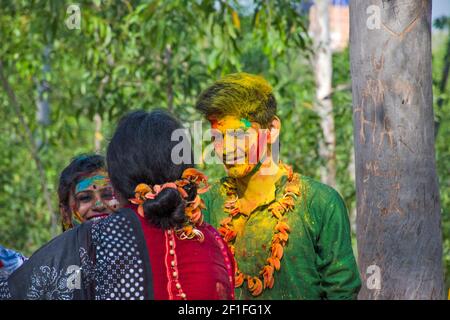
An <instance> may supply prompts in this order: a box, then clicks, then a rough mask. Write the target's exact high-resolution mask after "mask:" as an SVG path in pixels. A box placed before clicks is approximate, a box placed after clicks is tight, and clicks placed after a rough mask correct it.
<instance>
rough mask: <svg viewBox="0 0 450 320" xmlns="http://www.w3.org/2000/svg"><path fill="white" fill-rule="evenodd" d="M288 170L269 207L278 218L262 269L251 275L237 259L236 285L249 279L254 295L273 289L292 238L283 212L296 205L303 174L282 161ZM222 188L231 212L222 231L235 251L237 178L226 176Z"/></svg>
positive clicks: (226, 209)
mask: <svg viewBox="0 0 450 320" xmlns="http://www.w3.org/2000/svg"><path fill="white" fill-rule="evenodd" d="M280 166H282V167H284V168H285V169H286V170H287V172H288V175H287V176H288V181H287V183H286V186H285V189H284V195H283V197H282V198H281V199H280V200H278V201H276V202H274V203H272V204H271V205H270V206H269V207H268V210H269V212H271V213H272V215H273V216H274V217H275V218H276V219H277V220H278V222H277V224H276V225H275V227H274V235H273V237H272V240H271V246H270V254H269V257H268V259H267V260H266V264H265V265H264V267H263V268H262V269H261V271H260V273H259V275H256V276H250V275H246V274H244V273H243V272H242V271H240V270H239V268H238V265H237V260H236V259H235V260H236V270H235V285H236V288H238V287H240V286H242V285H243V284H244V282H245V281H247V287H248V290H249V291H250V293H251V294H252V295H253V296H255V297H256V296H259V295H260V294H261V293H262V292H263V291H264V290H265V289H266V288H269V289H271V288H272V287H273V285H274V282H275V279H274V272H275V271H279V270H280V267H281V259H282V258H283V253H284V247H285V246H286V244H287V242H288V239H289V232H290V228H289V225H288V224H287V223H286V222H285V220H286V219H285V218H283V217H284V214H285V213H286V212H288V211H292V210H293V209H294V206H295V199H296V198H297V197H298V196H299V195H300V177H299V175H298V174H294V173H293V171H292V168H291V167H290V166H287V165H285V164H282V163H280ZM222 186H223V188H224V190H225V193H226V197H227V199H226V200H225V204H224V211H225V212H227V213H228V214H229V216H228V217H227V218H225V219H223V220H222V221H221V223H220V227H219V233H220V234H221V235H222V237H223V239H224V240H225V242H226V243H227V244H228V247H229V248H230V251H231V252H232V253H233V255H234V245H233V243H234V240H235V238H236V235H237V232H236V231H235V230H234V229H233V219H234V218H235V217H237V216H238V215H239V214H240V209H239V203H238V200H239V199H238V196H237V188H236V184H235V182H234V179H231V178H227V179H226V181H225V182H224V183H223V185H222Z"/></svg>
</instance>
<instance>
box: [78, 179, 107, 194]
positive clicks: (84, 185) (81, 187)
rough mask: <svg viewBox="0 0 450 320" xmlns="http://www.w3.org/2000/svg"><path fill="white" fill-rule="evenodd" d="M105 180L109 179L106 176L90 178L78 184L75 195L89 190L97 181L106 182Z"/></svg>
mask: <svg viewBox="0 0 450 320" xmlns="http://www.w3.org/2000/svg"><path fill="white" fill-rule="evenodd" d="M105 179H108V178H107V177H106V176H104V175H96V176H93V177H90V178H86V179H83V180H81V181H80V182H78V184H77V186H76V188H75V193H78V192H80V191H82V190H85V189H87V188H89V186H90V185H91V184H94V182H95V181H101V180H105Z"/></svg>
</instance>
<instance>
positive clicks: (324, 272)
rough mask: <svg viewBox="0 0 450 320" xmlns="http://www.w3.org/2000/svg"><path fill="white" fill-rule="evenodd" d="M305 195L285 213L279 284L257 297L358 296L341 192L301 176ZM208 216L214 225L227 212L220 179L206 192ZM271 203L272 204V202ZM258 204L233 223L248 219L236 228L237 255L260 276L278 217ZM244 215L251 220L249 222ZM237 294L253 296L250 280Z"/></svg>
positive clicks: (278, 194) (248, 270) (282, 182)
mask: <svg viewBox="0 0 450 320" xmlns="http://www.w3.org/2000/svg"><path fill="white" fill-rule="evenodd" d="M286 181H287V179H286V177H283V178H282V179H280V180H279V181H278V183H277V184H276V199H280V197H281V196H282V195H283V190H284V186H285V184H286ZM300 182H301V188H300V189H301V192H302V195H301V196H300V197H299V198H298V199H297V200H296V205H295V208H294V210H293V211H289V212H287V213H286V214H285V217H286V218H287V223H288V225H289V226H290V229H291V232H290V234H289V241H288V243H287V245H286V247H285V248H284V256H283V258H282V259H281V269H280V271H275V272H274V278H275V284H274V286H273V288H272V289H266V290H264V291H263V293H262V294H261V295H260V296H258V297H257V299H355V298H356V296H357V294H358V291H359V288H360V286H361V281H360V278H359V272H358V268H357V265H356V261H355V258H354V255H353V251H352V245H351V238H350V225H349V220H348V213H347V209H346V207H345V204H344V202H343V200H342V198H341V196H340V195H339V194H338V193H337V192H336V191H335V190H334V189H332V188H331V187H329V186H327V185H324V184H322V183H319V182H317V181H314V180H312V179H311V178H308V177H305V176H301V178H300ZM203 199H204V200H205V205H206V210H205V211H204V213H205V220H206V221H207V222H209V223H210V224H212V225H213V226H215V227H219V224H220V221H222V219H223V218H225V217H227V216H228V214H227V213H225V212H224V211H223V202H224V195H222V193H221V189H220V184H217V185H214V187H213V188H211V190H210V191H209V192H207V193H206V194H204V195H203ZM269 204H270V203H269ZM269 204H265V205H263V206H260V207H258V208H256V209H255V210H254V211H253V212H252V213H251V214H250V215H249V216H248V218H247V217H246V216H244V215H240V216H239V218H235V223H236V224H239V223H245V227H244V229H242V230H243V231H242V232H240V233H238V235H237V237H236V241H235V243H234V245H235V258H236V260H237V262H238V265H239V269H240V270H241V271H242V272H244V273H245V274H247V275H251V276H257V275H259V272H260V271H261V268H262V267H263V266H264V264H266V259H267V258H268V257H269V253H270V244H271V239H272V236H273V230H274V227H275V224H276V222H277V220H276V218H274V217H273V216H272V214H271V213H270V212H269V211H268V210H267V207H268V205H269ZM245 220H247V221H246V222H245ZM236 299H254V297H253V296H252V295H251V294H250V292H249V291H248V289H247V282H244V284H243V286H241V287H240V288H236Z"/></svg>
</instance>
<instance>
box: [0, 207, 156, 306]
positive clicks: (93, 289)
mask: <svg viewBox="0 0 450 320" xmlns="http://www.w3.org/2000/svg"><path fill="white" fill-rule="evenodd" d="M153 297H154V293H153V281H152V273H151V267H150V260H149V257H148V251H147V247H146V244H145V239H144V235H143V232H142V228H141V225H140V221H139V219H138V217H137V216H136V214H135V213H134V212H133V211H132V210H131V209H122V210H120V211H119V212H118V213H115V214H113V215H111V216H109V217H107V218H104V219H101V220H97V221H91V222H87V223H83V224H81V225H80V226H78V227H76V228H74V229H71V230H69V231H66V232H64V233H63V234H61V235H60V236H58V237H56V238H55V239H53V240H52V241H50V242H49V243H48V244H46V245H45V246H44V247H42V248H41V249H39V250H38V251H37V252H36V253H35V254H33V255H32V256H31V258H30V259H29V260H28V261H26V262H25V263H24V264H23V265H22V266H21V267H20V268H19V269H17V270H16V271H15V272H14V273H13V274H11V276H10V277H9V278H8V279H7V280H6V281H3V282H0V299H26V300H152V299H153Z"/></svg>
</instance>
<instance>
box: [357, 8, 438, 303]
mask: <svg viewBox="0 0 450 320" xmlns="http://www.w3.org/2000/svg"><path fill="white" fill-rule="evenodd" d="M350 55H351V74H352V85H353V90H352V92H353V115H354V117H353V120H354V141H355V157H356V191H357V211H358V215H357V240H358V262H359V267H360V270H361V277H362V280H363V283H362V288H361V291H360V295H359V298H362V299H442V298H444V287H443V269H442V238H441V216H440V203H439V190H438V180H437V176H436V167H435V151H434V122H433V96H432V77H431V0H410V1H403V0H391V1H385V0H368V1H359V0H351V1H350Z"/></svg>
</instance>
